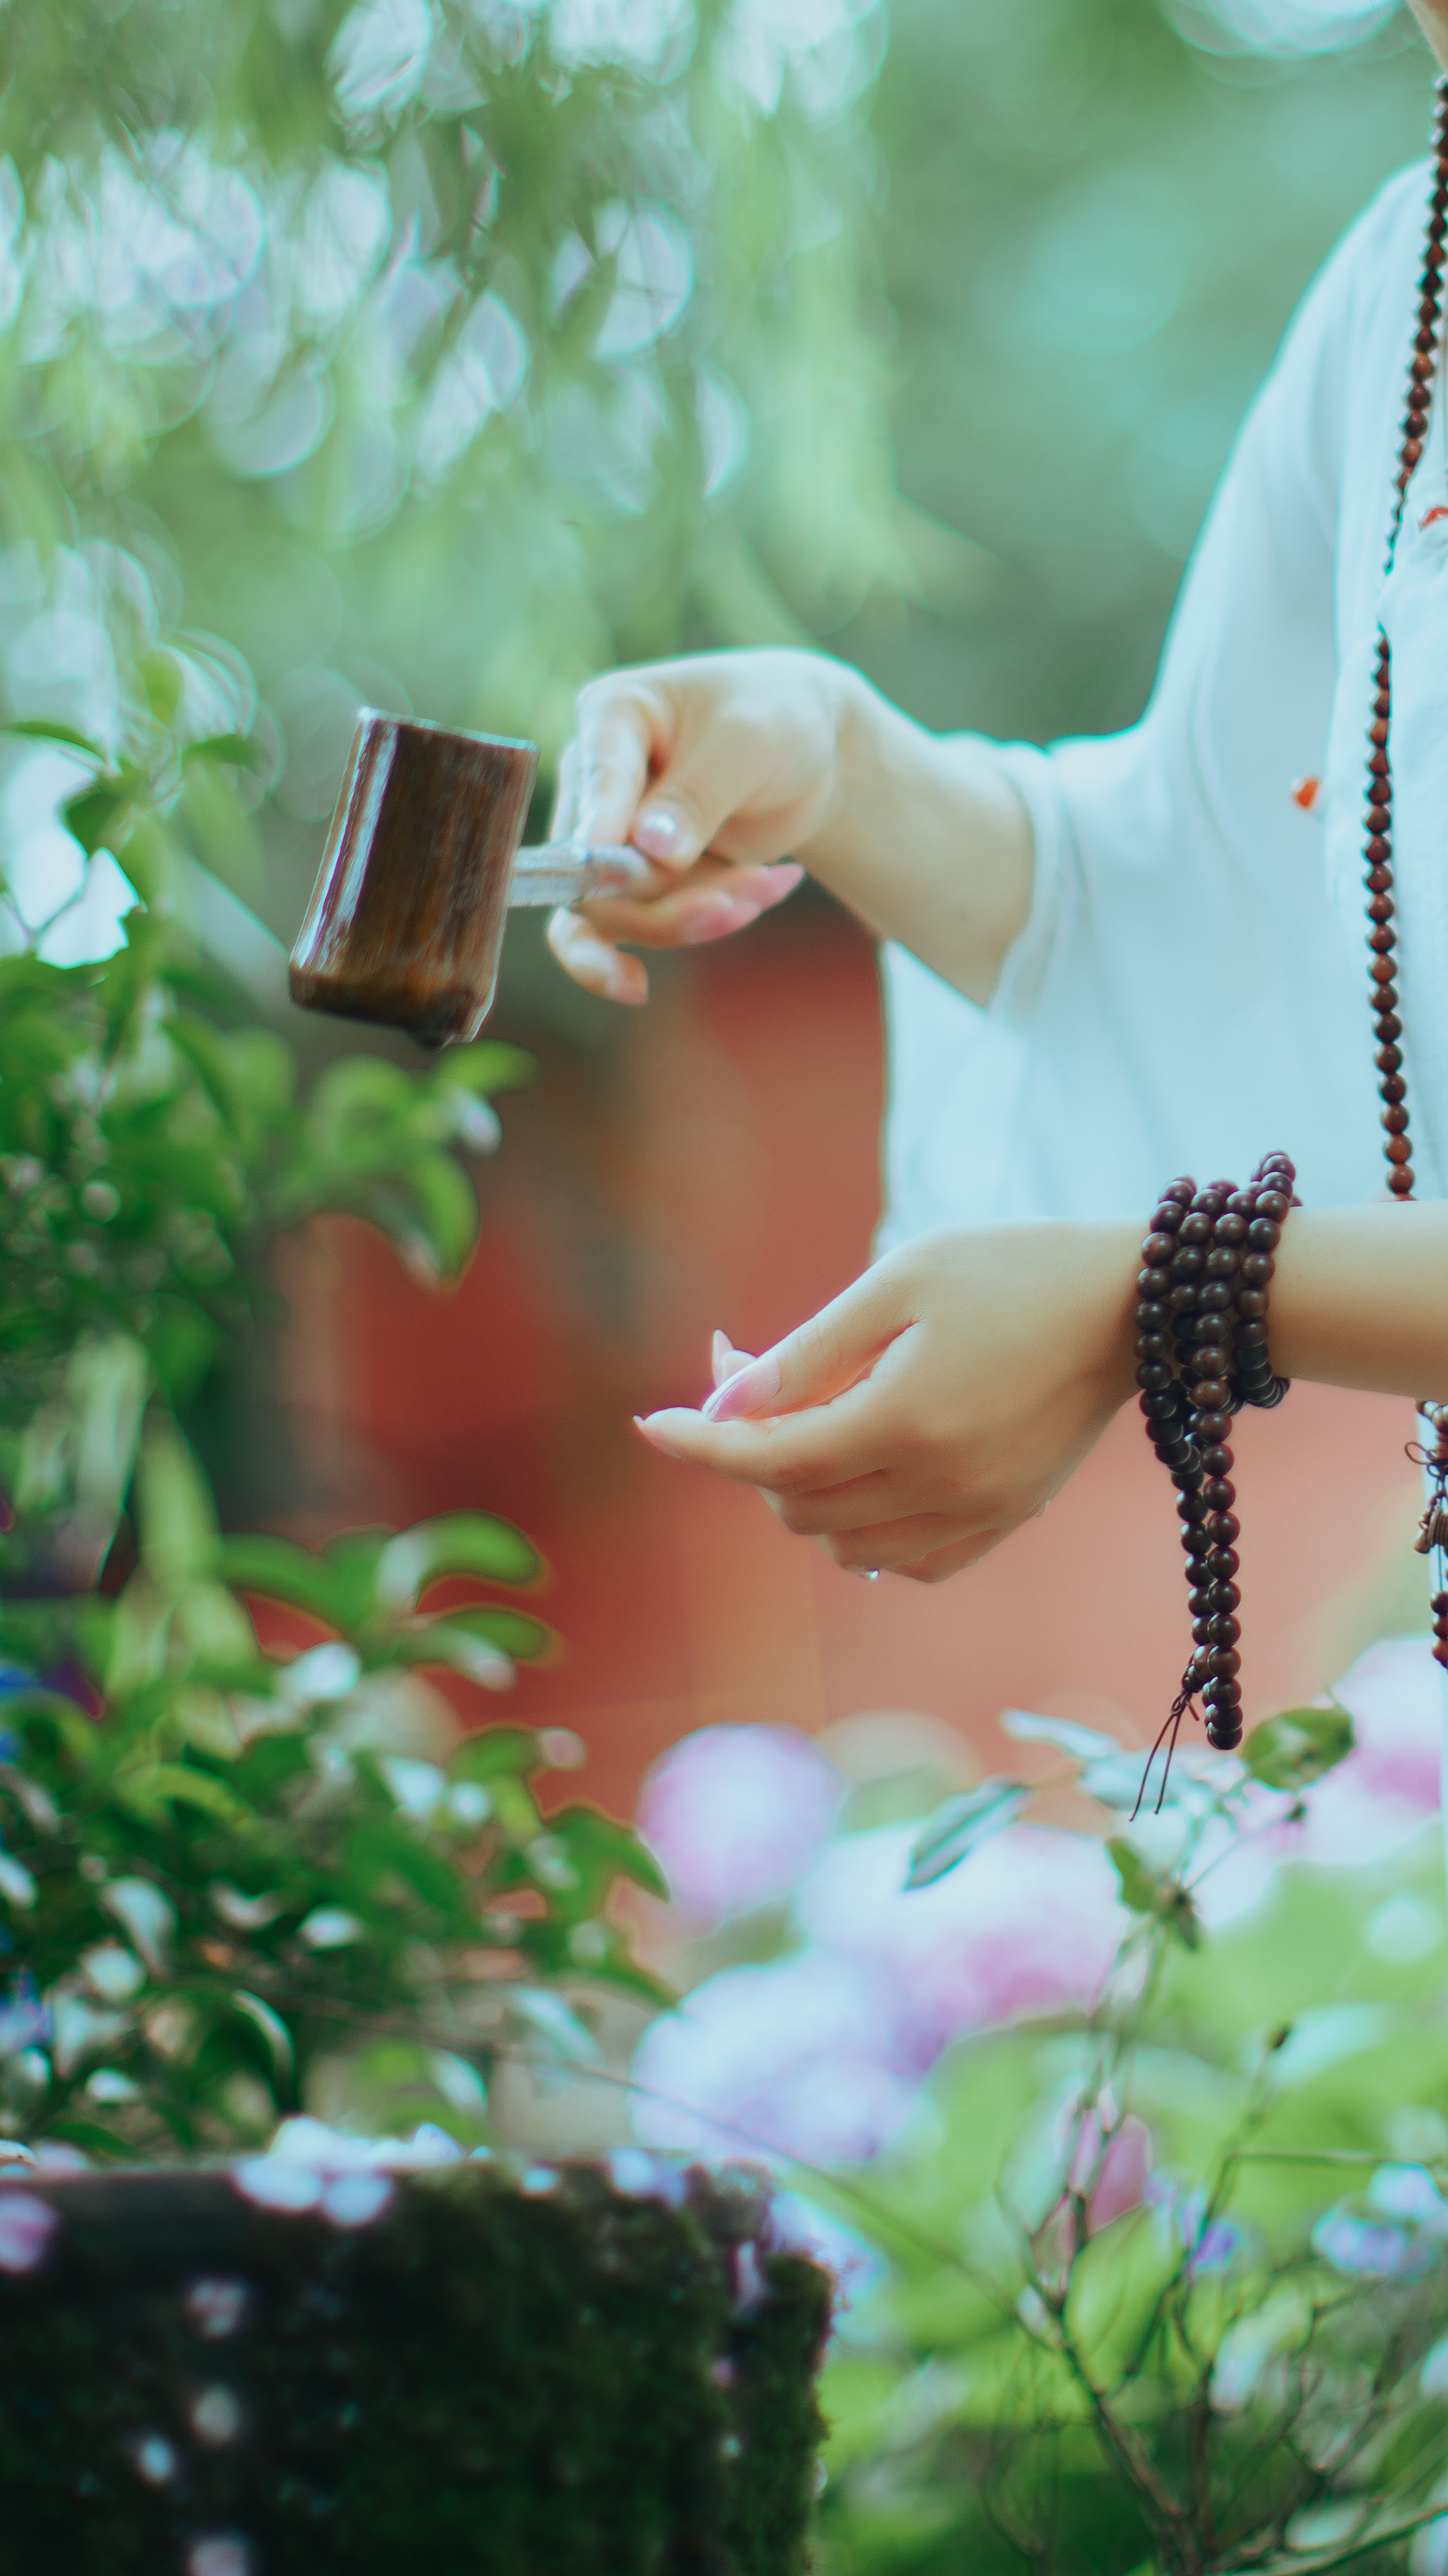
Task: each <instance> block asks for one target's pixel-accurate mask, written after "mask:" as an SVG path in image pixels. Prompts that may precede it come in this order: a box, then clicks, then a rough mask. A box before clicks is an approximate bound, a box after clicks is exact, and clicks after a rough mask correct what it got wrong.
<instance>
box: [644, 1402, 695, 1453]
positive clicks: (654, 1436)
mask: <svg viewBox="0 0 1448 2576" xmlns="http://www.w3.org/2000/svg"><path fill="white" fill-rule="evenodd" d="M681 1409H682V1408H680V1407H678V1406H674V1407H672V1408H670V1409H669V1410H666V1411H664V1412H663V1413H636V1414H635V1415H634V1429H635V1430H636V1431H641V1432H642V1433H643V1436H644V1438H645V1440H647V1441H648V1443H649V1446H650V1448H653V1449H661V1450H662V1451H663V1453H664V1456H665V1457H666V1458H682V1456H683V1451H682V1450H680V1449H677V1448H676V1447H675V1445H674V1442H673V1441H672V1439H671V1438H670V1436H669V1431H668V1423H669V1412H670V1410H672V1411H674V1412H678V1411H680V1410H681Z"/></svg>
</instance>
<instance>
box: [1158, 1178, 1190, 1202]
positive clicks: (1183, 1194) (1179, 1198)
mask: <svg viewBox="0 0 1448 2576" xmlns="http://www.w3.org/2000/svg"><path fill="white" fill-rule="evenodd" d="M1196 1194H1197V1185H1196V1182H1195V1181H1189V1180H1186V1179H1185V1178H1183V1179H1182V1180H1179V1181H1168V1182H1167V1185H1166V1188H1165V1189H1164V1190H1163V1191H1162V1194H1161V1195H1162V1200H1163V1203H1165V1201H1166V1200H1167V1199H1174V1200H1175V1202H1176V1204H1177V1206H1178V1207H1179V1208H1182V1209H1187V1208H1189V1207H1190V1206H1191V1203H1192V1201H1193V1199H1194V1198H1195V1197H1196Z"/></svg>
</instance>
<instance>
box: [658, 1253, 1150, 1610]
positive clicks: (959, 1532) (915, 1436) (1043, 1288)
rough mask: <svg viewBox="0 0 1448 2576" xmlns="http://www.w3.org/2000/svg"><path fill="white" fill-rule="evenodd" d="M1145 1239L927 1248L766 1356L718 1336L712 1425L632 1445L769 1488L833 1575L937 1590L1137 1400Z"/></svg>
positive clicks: (1030, 1509)
mask: <svg viewBox="0 0 1448 2576" xmlns="http://www.w3.org/2000/svg"><path fill="white" fill-rule="evenodd" d="M1141 1231H1142V1229H1140V1228H1132V1227H1127V1226H1086V1225H1030V1226H1012V1227H1009V1228H1007V1227H1000V1228H992V1229H991V1230H989V1231H983V1232H980V1233H961V1234H936V1235H927V1236H924V1237H922V1238H921V1239H920V1240H919V1241H917V1242H915V1243H911V1244H907V1245H906V1246H905V1247H904V1248H903V1249H902V1250H901V1251H899V1252H893V1253H890V1254H888V1255H887V1256H886V1258H885V1259H884V1260H883V1261H880V1262H877V1263H876V1265H875V1267H874V1268H873V1269H872V1270H868V1271H866V1273H865V1275H864V1277H863V1278H862V1279H858V1280H856V1282H855V1284H854V1286H853V1287H852V1288H847V1289H846V1290H845V1292H844V1295H843V1296H841V1297H836V1298H835V1299H834V1301H833V1303H832V1304H831V1305H828V1306H826V1307H825V1308H824V1309H823V1311H822V1312H821V1313H820V1314H818V1315H816V1316H815V1317H814V1318H813V1319H812V1321H811V1322H809V1323H807V1324H802V1325H801V1326H800V1328H799V1330H798V1331H797V1332H794V1333H791V1334H790V1335H789V1336H788V1338H787V1339H786V1340H785V1341H782V1342H779V1343H776V1345H775V1347H774V1348H773V1350H770V1351H766V1352H764V1353H763V1354H762V1355H761V1356H760V1357H759V1358H757V1359H747V1360H741V1355H740V1354H738V1353H736V1352H731V1351H730V1350H729V1347H728V1345H727V1344H725V1343H723V1337H722V1336H720V1337H719V1344H718V1345H716V1374H720V1378H721V1382H720V1383H719V1384H718V1385H717V1386H716V1387H715V1390H714V1393H713V1394H712V1395H711V1396H710V1397H709V1399H708V1401H707V1403H706V1404H705V1406H704V1408H703V1411H702V1412H699V1413H691V1412H688V1411H686V1410H684V1409H683V1408H679V1409H676V1410H671V1411H668V1412H663V1413H654V1414H651V1415H650V1416H649V1417H648V1419H647V1420H646V1421H644V1422H641V1423H640V1425H639V1428H640V1430H641V1431H642V1432H643V1434H644V1437H645V1438H646V1439H647V1440H650V1441H652V1443H653V1445H654V1446H655V1448H658V1449H662V1450H663V1451H664V1452H665V1454H666V1455H667V1456H669V1457H672V1458H681V1459H689V1460H693V1461H695V1462H697V1463H698V1464H700V1465H702V1466H706V1467H714V1468H717V1469H718V1471H719V1473H720V1474H721V1475H725V1476H734V1477H737V1478H739V1479H740V1480H741V1481H742V1482H744V1483H746V1484H751V1485H758V1486H759V1487H761V1489H762V1490H763V1492H764V1493H765V1495H766V1497H767V1499H768V1500H769V1501H770V1502H771V1503H772V1504H773V1505H774V1508H775V1510H776V1511H777V1512H778V1513H779V1516H780V1518H781V1520H783V1522H784V1524H785V1526H786V1528H788V1529H792V1530H797V1531H799V1532H800V1533H801V1534H802V1535H804V1536H807V1537H811V1538H817V1539H819V1540H820V1541H821V1543H822V1545H823V1546H824V1547H825V1549H826V1551H827V1553H828V1554H829V1555H831V1556H832V1557H833V1558H834V1560H835V1562H836V1564H838V1565H842V1566H847V1567H849V1568H851V1569H853V1570H854V1571H856V1572H868V1571H871V1570H873V1569H875V1568H877V1567H878V1568H881V1569H884V1570H887V1571H889V1572H891V1573H895V1574H907V1575H909V1576H910V1577H911V1578H912V1580H913V1581H915V1582H917V1583H941V1582H943V1581H944V1580H945V1578H946V1577H947V1575H951V1574H955V1573H958V1572H959V1571H960V1569H961V1567H963V1566H967V1565H974V1564H975V1563H976V1561H977V1559H978V1558H980V1557H982V1556H984V1555H985V1554H986V1553H987V1552H988V1550H989V1549H991V1548H993V1547H995V1546H997V1545H998V1544H999V1542H1000V1540H1001V1539H1003V1538H1005V1537H1007V1536H1008V1535H1009V1533H1010V1532H1011V1531H1012V1530H1013V1529H1016V1528H1018V1527H1019V1525H1020V1523H1021V1522H1022V1521H1025V1520H1029V1519H1030V1518H1031V1517H1032V1516H1033V1515H1034V1514H1036V1513H1039V1512H1041V1511H1044V1509H1045V1507H1046V1504H1047V1503H1048V1502H1049V1501H1050V1499H1051V1496H1052V1495H1053V1494H1054V1493H1056V1492H1057V1491H1058V1490H1059V1489H1060V1487H1061V1486H1062V1485H1064V1484H1065V1483H1066V1481H1067V1478H1068V1477H1069V1476H1071V1475H1072V1474H1073V1473H1074V1471H1075V1469H1076V1468H1077V1467H1078V1466H1079V1465H1080V1463H1081V1461H1082V1459H1083V1458H1084V1457H1085V1456H1086V1453H1087V1451H1088V1450H1089V1449H1090V1448H1091V1447H1092V1446H1093V1445H1094V1443H1095V1442H1096V1441H1097V1440H1098V1439H1099V1438H1100V1435H1101V1433H1102V1432H1103V1431H1104V1430H1105V1428H1106V1425H1107V1423H1108V1422H1109V1421H1110V1419H1111V1417H1112V1415H1113V1413H1115V1412H1116V1410H1117V1409H1118V1407H1119V1406H1120V1405H1121V1404H1122V1403H1123V1402H1124V1401H1125V1399H1126V1398H1127V1397H1128V1396H1129V1395H1130V1394H1132V1393H1133V1391H1134V1385H1135V1376H1134V1371H1135V1360H1134V1356H1133V1337H1134V1306H1135V1296H1136V1272H1137V1268H1138V1263H1139V1257H1140V1256H1139V1251H1138V1245H1139V1242H1140V1236H1141ZM721 1346H722V1347H721ZM725 1371H727V1372H728V1374H721V1373H722V1372H725Z"/></svg>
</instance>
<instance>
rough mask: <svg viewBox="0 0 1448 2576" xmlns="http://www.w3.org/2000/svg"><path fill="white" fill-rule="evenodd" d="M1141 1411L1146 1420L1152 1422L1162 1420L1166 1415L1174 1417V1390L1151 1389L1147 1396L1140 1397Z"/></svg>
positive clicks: (1167, 1388)
mask: <svg viewBox="0 0 1448 2576" xmlns="http://www.w3.org/2000/svg"><path fill="white" fill-rule="evenodd" d="M1141 1409H1142V1412H1143V1413H1144V1414H1146V1416H1147V1417H1148V1419H1149V1420H1150V1421H1153V1422H1160V1421H1162V1420H1164V1419H1165V1417H1166V1416H1167V1415H1168V1414H1173V1415H1174V1414H1175V1412H1176V1409H1177V1399H1176V1394H1175V1390H1174V1389H1172V1388H1170V1387H1160V1388H1159V1387H1154V1388H1152V1389H1151V1391H1150V1392H1149V1393H1148V1394H1146V1395H1144V1396H1143V1397H1142V1399H1141Z"/></svg>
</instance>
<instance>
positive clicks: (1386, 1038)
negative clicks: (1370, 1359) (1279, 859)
mask: <svg viewBox="0 0 1448 2576" xmlns="http://www.w3.org/2000/svg"><path fill="white" fill-rule="evenodd" d="M1445 242H1448V80H1444V81H1440V82H1439V83H1438V108H1437V114H1436V116H1435V117H1434V120H1433V187H1432V192H1431V194H1430V196H1429V199H1428V229H1427V238H1426V241H1425V243H1424V248H1423V271H1422V275H1421V277H1420V278H1419V281H1418V314H1417V323H1418V327H1417V330H1416V332H1415V334H1414V338H1413V354H1412V357H1411V358H1410V360H1409V362H1408V399H1407V408H1406V410H1405V412H1404V415H1403V435H1402V443H1401V445H1400V447H1399V450H1398V472H1397V477H1396V480H1395V482H1394V485H1393V513H1392V521H1391V525H1390V528H1389V532H1388V560H1387V565H1386V570H1387V571H1388V572H1391V571H1392V568H1393V558H1394V556H1395V555H1396V553H1397V550H1398V536H1399V532H1400V531H1401V528H1402V524H1403V509H1404V505H1405V503H1406V500H1407V494H1408V485H1409V484H1410V483H1411V481H1412V479H1413V475H1414V472H1415V471H1416V468H1417V466H1418V463H1419V461H1420V459H1421V457H1422V454H1423V446H1424V441H1425V439H1426V436H1427V430H1428V416H1429V413H1430V412H1431V410H1432V407H1433V387H1434V384H1435V382H1436V379H1437V375H1438V367H1439V355H1440V343H1441V337H1442V315H1443V268H1444V244H1445ZM1376 683H1377V685H1376V689H1375V692H1374V697H1373V713H1372V722H1371V724H1370V725H1369V727H1368V777H1367V839H1366V843H1365V846H1364V853H1363V856H1364V881H1365V884H1366V887H1367V897H1368V920H1369V923H1370V925H1371V926H1370V928H1369V931H1368V948H1369V951H1370V959H1371V962H1370V965H1369V974H1370V976H1371V990H1372V1007H1373V1025H1374V1028H1375V1031H1376V1034H1377V1041H1378V1047H1377V1056H1376V1063H1377V1068H1378V1092H1379V1096H1380V1098H1381V1100H1382V1103H1383V1127H1384V1130H1385V1142H1384V1148H1383V1150H1384V1152H1385V1154H1386V1156H1387V1163H1388V1188H1389V1189H1390V1190H1391V1192H1392V1194H1393V1197H1394V1198H1395V1199H1397V1200H1399V1201H1406V1200H1408V1199H1410V1198H1411V1197H1412V1195H1413V1153H1412V1146H1411V1143H1410V1141H1409V1132H1408V1085H1407V1081H1406V1079H1405V1076H1404V1071H1403V1050H1402V1043H1401V1041H1402V1035H1403V1023H1402V1021H1401V1019H1400V1018H1399V1016H1398V999H1399V996H1398V931H1397V906H1396V903H1395V901H1394V893H1393V842H1392V828H1393V772H1392V762H1391V757H1390V751H1389V734H1390V728H1391V724H1392V713H1393V658H1392V647H1391V646H1390V644H1389V642H1388V638H1387V635H1386V634H1385V632H1384V631H1383V629H1382V627H1379V629H1378V652H1377V671H1376ZM1418 1413H1419V1417H1420V1419H1421V1421H1422V1423H1423V1426H1424V1432H1425V1435H1426V1436H1425V1438H1424V1439H1423V1440H1422V1441H1421V1442H1418V1441H1415V1442H1414V1443H1413V1444H1412V1446H1411V1448H1410V1450H1409V1453H1408V1454H1409V1456H1410V1457H1412V1458H1413V1459H1415V1460H1416V1462H1417V1463H1418V1464H1419V1465H1420V1466H1422V1467H1424V1468H1426V1470H1427V1472H1428V1475H1429V1477H1430V1479H1431V1484H1430V1490H1429V1496H1428V1503H1427V1507H1426V1509H1425V1511H1424V1513H1423V1519H1422V1524H1421V1527H1420V1529H1419V1532H1418V1539H1417V1545H1418V1550H1419V1553H1420V1554H1422V1555H1425V1556H1426V1555H1428V1554H1430V1553H1431V1555H1432V1559H1433V1652H1434V1655H1435V1656H1436V1658H1437V1660H1438V1662H1439V1663H1440V1664H1441V1665H1443V1666H1444V1667H1445V1668H1448V1575H1445V1563H1448V1559H1445V1542H1448V1405H1443V1404H1435V1403H1430V1402H1425V1403H1421V1404H1420V1405H1419V1407H1418Z"/></svg>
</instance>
